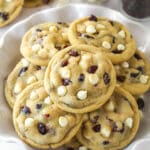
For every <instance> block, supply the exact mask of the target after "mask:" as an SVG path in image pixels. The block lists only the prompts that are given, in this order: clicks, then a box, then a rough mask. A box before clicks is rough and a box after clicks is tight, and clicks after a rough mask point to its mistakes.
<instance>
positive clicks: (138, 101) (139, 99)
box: [137, 97, 145, 109]
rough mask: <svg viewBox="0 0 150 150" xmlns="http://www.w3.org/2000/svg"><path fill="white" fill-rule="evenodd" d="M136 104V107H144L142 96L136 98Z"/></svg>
mask: <svg viewBox="0 0 150 150" xmlns="http://www.w3.org/2000/svg"><path fill="white" fill-rule="evenodd" d="M137 104H138V108H139V109H143V108H144V105H145V103H144V100H143V99H142V98H140V97H139V98H138V99H137Z"/></svg>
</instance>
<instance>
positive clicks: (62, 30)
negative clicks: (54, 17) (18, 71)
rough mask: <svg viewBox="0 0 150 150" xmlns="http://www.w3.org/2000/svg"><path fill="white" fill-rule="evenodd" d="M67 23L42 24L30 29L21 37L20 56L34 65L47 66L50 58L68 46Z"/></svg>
mask: <svg viewBox="0 0 150 150" xmlns="http://www.w3.org/2000/svg"><path fill="white" fill-rule="evenodd" d="M68 26H69V25H68V24H67V23H62V22H58V23H44V24H40V25H36V26H34V27H32V28H31V29H30V30H29V31H28V32H27V33H26V34H25V35H24V37H23V40H22V44H21V54H22V55H23V56H24V57H25V58H26V59H28V60H29V61H30V62H32V63H33V64H36V65H48V62H49V60H50V58H52V56H53V55H54V54H55V53H56V52H58V51H60V50H61V49H64V48H65V47H67V46H69V45H70V43H69V41H68V35H67V32H68Z"/></svg>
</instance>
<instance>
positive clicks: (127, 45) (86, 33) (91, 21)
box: [68, 15, 136, 64]
mask: <svg viewBox="0 0 150 150" xmlns="http://www.w3.org/2000/svg"><path fill="white" fill-rule="evenodd" d="M68 34H69V35H68V37H69V40H70V42H71V43H72V44H87V45H93V46H96V47H101V50H102V48H103V51H105V52H106V53H107V55H108V57H109V58H110V59H111V61H112V63H113V64H117V63H120V62H123V61H126V60H128V59H129V58H130V57H131V56H132V55H133V54H134V53H135V50H136V44H135V41H134V39H133V37H132V35H131V34H130V32H129V31H128V29H127V28H126V27H125V26H124V25H122V24H121V23H119V22H116V21H113V20H110V19H107V18H103V17H96V16H94V15H91V16H90V17H85V18H81V19H78V20H75V21H74V22H73V23H72V24H71V25H70V28H69V32H68Z"/></svg>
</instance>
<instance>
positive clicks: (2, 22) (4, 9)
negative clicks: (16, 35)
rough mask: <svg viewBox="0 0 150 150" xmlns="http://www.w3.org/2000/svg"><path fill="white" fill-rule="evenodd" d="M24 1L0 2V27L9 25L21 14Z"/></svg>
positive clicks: (0, 0) (3, 0)
mask: <svg viewBox="0 0 150 150" xmlns="http://www.w3.org/2000/svg"><path fill="white" fill-rule="evenodd" d="M23 3H24V0H0V27H3V26H6V25H7V24H9V23H11V22H12V21H13V20H14V19H15V18H16V17H17V16H18V15H19V14H20V12H21V10H22V7H23Z"/></svg>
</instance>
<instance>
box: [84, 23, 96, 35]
mask: <svg viewBox="0 0 150 150" xmlns="http://www.w3.org/2000/svg"><path fill="white" fill-rule="evenodd" d="M86 33H90V34H93V33H96V29H95V26H93V25H88V26H87V27H86Z"/></svg>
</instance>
